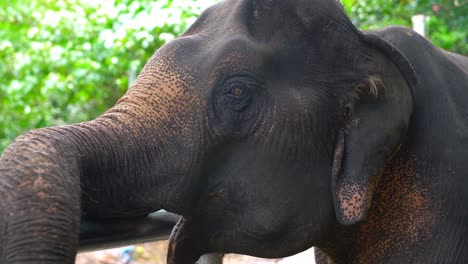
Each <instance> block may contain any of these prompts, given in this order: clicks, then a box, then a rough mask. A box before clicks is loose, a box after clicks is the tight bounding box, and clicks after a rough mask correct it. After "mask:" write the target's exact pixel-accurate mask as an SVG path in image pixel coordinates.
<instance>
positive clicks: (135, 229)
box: [79, 212, 179, 252]
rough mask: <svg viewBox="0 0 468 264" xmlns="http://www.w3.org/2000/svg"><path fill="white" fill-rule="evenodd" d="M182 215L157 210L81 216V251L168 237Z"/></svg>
mask: <svg viewBox="0 0 468 264" xmlns="http://www.w3.org/2000/svg"><path fill="white" fill-rule="evenodd" d="M178 219H179V216H177V215H174V214H171V213H167V212H156V213H153V214H150V215H149V216H147V217H143V218H132V219H112V220H99V221H96V220H87V219H86V220H82V223H81V226H80V245H79V252H86V251H95V250H101V249H108V248H115V247H121V246H128V245H134V244H141V243H146V242H151V241H158V240H166V239H168V238H169V235H170V234H171V231H172V228H173V227H174V225H175V224H176V223H177V220H178Z"/></svg>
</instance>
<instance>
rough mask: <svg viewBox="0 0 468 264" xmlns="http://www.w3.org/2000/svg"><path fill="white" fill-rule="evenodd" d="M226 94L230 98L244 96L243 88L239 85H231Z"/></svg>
mask: <svg viewBox="0 0 468 264" xmlns="http://www.w3.org/2000/svg"><path fill="white" fill-rule="evenodd" d="M227 94H228V95H230V96H232V97H237V98H238V97H242V96H243V95H244V94H245V87H243V86H242V85H241V84H233V85H231V87H230V88H229V90H228V92H227Z"/></svg>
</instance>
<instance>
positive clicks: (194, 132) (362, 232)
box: [0, 0, 468, 264]
mask: <svg viewBox="0 0 468 264" xmlns="http://www.w3.org/2000/svg"><path fill="white" fill-rule="evenodd" d="M467 65H468V62H467V59H466V58H465V57H463V56H460V55H455V54H449V53H446V52H445V51H442V50H440V49H438V48H436V47H434V46H432V45H431V44H430V43H428V42H427V41H426V40H425V39H424V38H422V37H420V36H418V35H417V34H416V33H415V32H413V31H411V30H409V29H405V28H388V29H385V30H382V31H376V32H367V33H363V32H361V31H359V30H358V29H356V28H355V27H354V26H353V25H352V24H351V22H350V21H349V19H348V18H347V17H346V15H345V14H344V12H343V9H342V8H341V6H340V5H339V3H337V2H336V1H333V0H308V1H307V0H291V1H284V0H281V1H280V0H256V1H255V0H238V1H234V0H232V1H224V2H222V3H220V4H218V5H216V6H214V7H212V8H210V9H208V10H207V11H206V12H205V13H204V14H203V15H202V16H201V17H200V18H199V19H198V20H197V22H195V24H194V25H193V26H192V27H191V28H190V29H189V30H188V31H187V32H186V33H185V34H184V36H182V37H181V38H178V39H176V40H174V41H172V42H170V43H169V44H167V45H165V46H164V47H162V48H161V49H159V50H158V51H157V52H156V53H155V54H154V56H153V57H152V58H151V59H150V60H149V61H148V63H147V64H146V66H145V67H144V69H143V71H142V72H141V74H140V75H139V77H138V78H137V80H136V82H135V83H134V84H133V86H132V87H131V89H130V90H129V91H128V92H127V94H126V95H125V96H123V97H122V98H121V99H120V100H119V101H118V102H117V104H116V105H115V106H114V107H113V108H111V109H110V110H109V111H107V112H106V113H105V114H103V115H102V116H101V117H99V118H97V119H96V120H93V121H90V122H86V123H81V124H74V125H69V126H61V127H52V128H44V129H39V130H34V131H31V132H28V133H26V134H24V135H22V136H20V137H18V138H17V139H16V141H15V142H14V143H12V144H11V145H10V146H9V148H8V149H7V150H6V151H5V153H3V155H2V157H1V160H0V263H8V264H11V263H72V262H73V260H74V258H75V254H76V249H77V243H78V236H79V234H78V233H79V231H78V230H79V224H80V217H84V218H109V217H113V218H117V217H119V218H125V217H135V216H144V215H146V214H148V213H150V212H153V211H156V210H158V209H161V208H164V209H166V210H168V211H171V212H174V213H178V214H181V215H183V216H184V219H183V220H181V221H180V222H179V224H178V225H177V227H176V228H175V230H174V232H173V234H172V237H171V246H170V250H169V257H168V263H171V264H192V263H194V262H195V261H196V260H197V259H198V257H199V256H200V255H202V254H204V253H209V252H235V253H241V254H251V255H255V256H259V257H283V256H287V255H291V254H294V253H297V252H299V251H302V250H304V249H306V248H309V247H311V246H317V247H319V248H320V249H321V251H323V253H324V254H326V255H328V257H326V258H321V259H328V260H330V259H331V260H333V261H335V262H338V263H353V262H354V263H415V262H420V263H461V262H462V260H463V259H466V258H467V250H466V248H465V246H466V245H467V244H468V243H467V241H466V239H467V238H466V237H467V236H466V235H464V232H466V230H467V223H468V219H467V215H466V207H467V205H468V203H467V195H466V194H464V191H463V190H466V187H467V181H468V180H467V178H466V171H468V167H467V166H468V165H467V162H466V161H467V158H466V157H467V156H468V155H467V154H468V153H467V150H468V109H467V107H466V106H467V105H468V93H467V91H468V88H467V83H468V77H467ZM371 202H372V203H371Z"/></svg>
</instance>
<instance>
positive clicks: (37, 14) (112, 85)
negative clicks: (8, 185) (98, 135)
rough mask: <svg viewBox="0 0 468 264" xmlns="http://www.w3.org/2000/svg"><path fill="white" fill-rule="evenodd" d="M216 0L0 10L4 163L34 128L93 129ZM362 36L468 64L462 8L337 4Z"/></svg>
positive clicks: (13, 4) (15, 2) (14, 2)
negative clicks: (377, 33) (418, 42)
mask: <svg viewBox="0 0 468 264" xmlns="http://www.w3.org/2000/svg"><path fill="white" fill-rule="evenodd" d="M215 2H217V0H198V1H196V0H0V61H1V63H0V80H1V82H0V153H1V152H2V151H3V149H4V148H5V147H6V146H7V145H8V144H9V143H10V142H11V141H12V140H13V139H14V138H15V137H17V136H18V135H19V134H21V133H23V132H24V131H27V130H30V129H32V128H38V127H45V126H52V125H61V124H68V123H73V122H81V121H85V120H89V119H92V118H94V117H96V116H97V115H99V114H101V113H103V112H104V111H105V110H106V109H108V108H109V107H111V106H112V105H113V104H114V103H115V101H116V100H117V99H118V98H119V97H120V96H122V94H123V93H125V91H126V90H127V88H128V86H129V84H130V83H131V82H132V81H133V80H134V79H135V77H136V75H137V74H138V72H139V70H140V69H141V68H142V66H143V65H144V63H145V62H146V60H147V59H148V58H149V57H150V56H151V55H152V53H153V52H154V51H155V50H156V49H157V48H159V47H160V46H161V45H163V44H164V43H166V42H167V41H170V40H172V39H174V38H175V37H177V36H178V35H180V34H181V33H182V32H183V31H184V30H185V29H186V28H187V27H188V26H189V25H190V24H191V23H192V22H193V21H194V20H195V18H196V17H197V16H198V15H199V14H200V13H201V11H202V10H204V9H205V8H206V7H208V6H209V5H211V4H213V3H215ZM342 3H343V4H344V6H345V8H346V10H347V12H348V14H350V16H351V19H352V20H353V22H354V23H355V24H356V25H358V26H359V27H360V28H362V29H373V28H379V27H382V26H386V25H391V24H394V25H395V24H399V25H406V26H411V16H412V15H414V14H424V15H426V16H428V21H427V26H428V32H427V33H428V38H430V39H431V40H432V41H433V42H434V43H435V44H437V45H438V46H440V47H443V48H445V49H448V50H452V51H455V52H458V53H462V54H465V55H466V54H468V46H467V38H468V37H467V29H468V21H467V20H468V10H467V8H468V2H467V0H450V1H449V0H444V1H442V0H441V1H435V0H401V1H400V0H342Z"/></svg>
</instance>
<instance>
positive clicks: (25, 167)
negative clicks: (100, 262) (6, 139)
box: [0, 128, 80, 263]
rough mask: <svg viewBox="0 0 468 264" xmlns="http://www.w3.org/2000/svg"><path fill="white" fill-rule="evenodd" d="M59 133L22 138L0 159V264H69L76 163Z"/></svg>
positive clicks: (75, 221) (76, 213) (75, 218)
mask: <svg viewBox="0 0 468 264" xmlns="http://www.w3.org/2000/svg"><path fill="white" fill-rule="evenodd" d="M63 130H64V129H63V128H61V129H60V128H47V129H41V130H36V131H32V132H29V133H27V134H24V135H23V136H20V137H19V138H17V139H16V141H15V142H14V143H13V144H11V145H10V147H9V148H8V149H7V150H6V151H5V153H4V154H3V155H2V157H1V158H0V238H1V239H0V263H39V262H40V263H43V262H44V263H63V259H64V256H65V257H66V259H67V263H72V262H73V259H74V252H73V248H75V247H76V245H77V243H78V229H79V218H80V191H79V190H80V183H79V176H80V164H79V158H78V157H79V155H78V152H77V148H74V147H71V146H70V144H69V143H65V142H68V141H69V139H68V135H67V134H66V133H62V132H63ZM59 241H61V242H59Z"/></svg>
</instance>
